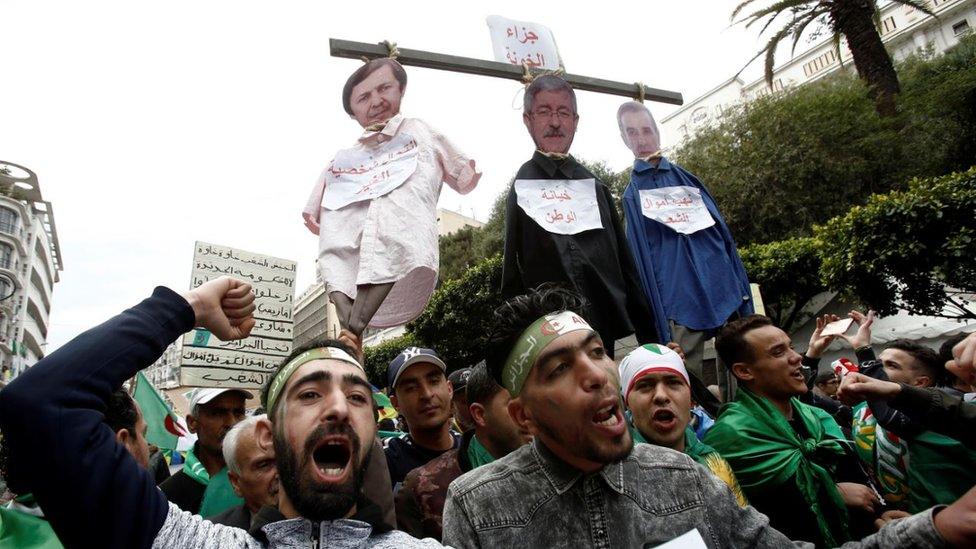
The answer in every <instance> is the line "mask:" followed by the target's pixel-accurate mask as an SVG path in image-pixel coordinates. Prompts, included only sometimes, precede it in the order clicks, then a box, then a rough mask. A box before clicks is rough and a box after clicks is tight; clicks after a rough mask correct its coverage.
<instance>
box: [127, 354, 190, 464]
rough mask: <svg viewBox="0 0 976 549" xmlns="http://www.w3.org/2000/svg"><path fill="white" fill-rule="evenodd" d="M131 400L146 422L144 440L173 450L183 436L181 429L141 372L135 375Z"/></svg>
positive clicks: (171, 412)
mask: <svg viewBox="0 0 976 549" xmlns="http://www.w3.org/2000/svg"><path fill="white" fill-rule="evenodd" d="M133 398H134V399H135V401H136V402H138V403H139V408H141V409H142V417H143V418H144V419H145V420H146V425H147V427H148V430H147V431H146V440H148V441H149V443H150V444H155V445H156V446H159V447H160V448H166V449H169V450H173V449H175V448H176V442H177V440H178V439H179V437H180V436H182V435H184V434H185V433H184V432H183V428H182V427H180V425H179V423H178V422H177V417H176V414H174V413H173V410H171V409H170V408H169V406H167V405H166V402H165V401H164V400H163V397H161V396H160V395H159V393H157V392H156V388H155V387H153V386H152V383H149V380H148V379H146V376H144V375H142V372H139V373H138V374H136V390H135V394H134V395H133Z"/></svg>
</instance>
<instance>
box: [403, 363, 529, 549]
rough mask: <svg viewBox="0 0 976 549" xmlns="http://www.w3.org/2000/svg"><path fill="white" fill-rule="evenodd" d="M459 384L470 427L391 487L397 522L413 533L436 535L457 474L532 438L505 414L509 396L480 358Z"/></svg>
mask: <svg viewBox="0 0 976 549" xmlns="http://www.w3.org/2000/svg"><path fill="white" fill-rule="evenodd" d="M468 371H469V376H468V377H467V378H466V383H465V388H466V390H467V398H468V399H469V400H470V401H471V405H470V406H471V416H472V422H473V423H474V429H472V430H468V431H465V433H464V435H462V437H461V445H460V446H459V447H458V448H457V449H456V450H450V451H447V452H445V453H443V454H441V456H440V457H438V458H435V459H433V460H431V461H430V462H429V463H427V464H426V465H424V466H422V467H418V468H416V469H414V470H413V471H410V472H409V473H408V474H407V478H406V480H405V481H404V482H403V488H402V489H401V490H400V491H399V492H397V496H396V507H397V510H396V515H397V526H398V527H399V528H400V529H401V530H403V531H404V532H407V533H408V534H411V535H414V536H417V537H431V538H434V539H441V530H442V517H443V513H444V500H445V499H446V498H447V487H448V485H450V484H451V482H452V481H453V480H454V479H456V478H458V477H459V476H461V475H463V474H465V473H467V472H468V471H471V470H472V469H475V468H477V467H480V466H482V465H486V464H488V463H491V462H492V461H494V460H496V459H498V458H501V457H504V456H507V455H508V454H510V453H511V452H513V451H515V450H516V449H517V448H519V447H520V446H522V445H523V444H525V443H527V442H529V441H530V440H531V439H532V437H531V436H530V435H529V434H528V433H527V432H526V431H523V430H521V429H519V427H518V425H515V422H514V421H512V418H511V416H509V415H508V402H509V400H511V395H509V394H508V391H506V390H505V389H504V388H503V387H502V386H501V385H499V384H498V383H496V382H495V380H494V379H492V378H491V375H489V374H488V368H487V367H486V366H485V365H484V364H483V363H482V364H478V365H477V366H475V367H474V368H471V369H469V370H468Z"/></svg>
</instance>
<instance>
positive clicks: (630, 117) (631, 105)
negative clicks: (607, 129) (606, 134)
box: [617, 101, 661, 158]
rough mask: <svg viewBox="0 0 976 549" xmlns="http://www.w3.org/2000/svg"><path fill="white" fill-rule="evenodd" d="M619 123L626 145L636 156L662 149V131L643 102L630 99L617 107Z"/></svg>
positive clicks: (643, 156)
mask: <svg viewBox="0 0 976 549" xmlns="http://www.w3.org/2000/svg"><path fill="white" fill-rule="evenodd" d="M617 124H618V125H619V127H620V138H621V139H623V141H624V145H627V148H628V149H630V150H631V152H633V153H634V158H647V157H649V156H651V155H654V154H657V153H659V152H660V150H661V133H660V131H659V130H658V128H657V122H655V121H654V117H653V116H651V111H649V110H648V109H647V107H645V106H644V104H643V103H638V102H637V101H628V102H627V103H624V104H623V105H621V106H620V108H619V109H617Z"/></svg>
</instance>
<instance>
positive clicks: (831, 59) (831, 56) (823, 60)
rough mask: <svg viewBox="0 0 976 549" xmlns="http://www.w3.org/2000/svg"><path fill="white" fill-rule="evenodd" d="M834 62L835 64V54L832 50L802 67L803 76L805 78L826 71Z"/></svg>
mask: <svg viewBox="0 0 976 549" xmlns="http://www.w3.org/2000/svg"><path fill="white" fill-rule="evenodd" d="M836 62H837V53H835V52H834V50H832V49H831V50H828V51H827V52H826V53H824V54H823V55H821V56H819V57H817V58H816V59H814V60H813V61H809V62H807V63H806V64H805V65H803V74H805V75H807V76H813V75H815V74H817V73H818V72H820V71H822V70H824V69H826V68H827V67H829V66H831V65H833V64H834V63H836Z"/></svg>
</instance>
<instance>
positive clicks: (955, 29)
mask: <svg viewBox="0 0 976 549" xmlns="http://www.w3.org/2000/svg"><path fill="white" fill-rule="evenodd" d="M967 31H969V21H967V20H965V19H963V20H962V21H960V22H958V23H956V24H955V25H953V26H952V34H955V35H956V36H959V35H960V34H963V33H965V32H967Z"/></svg>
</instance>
